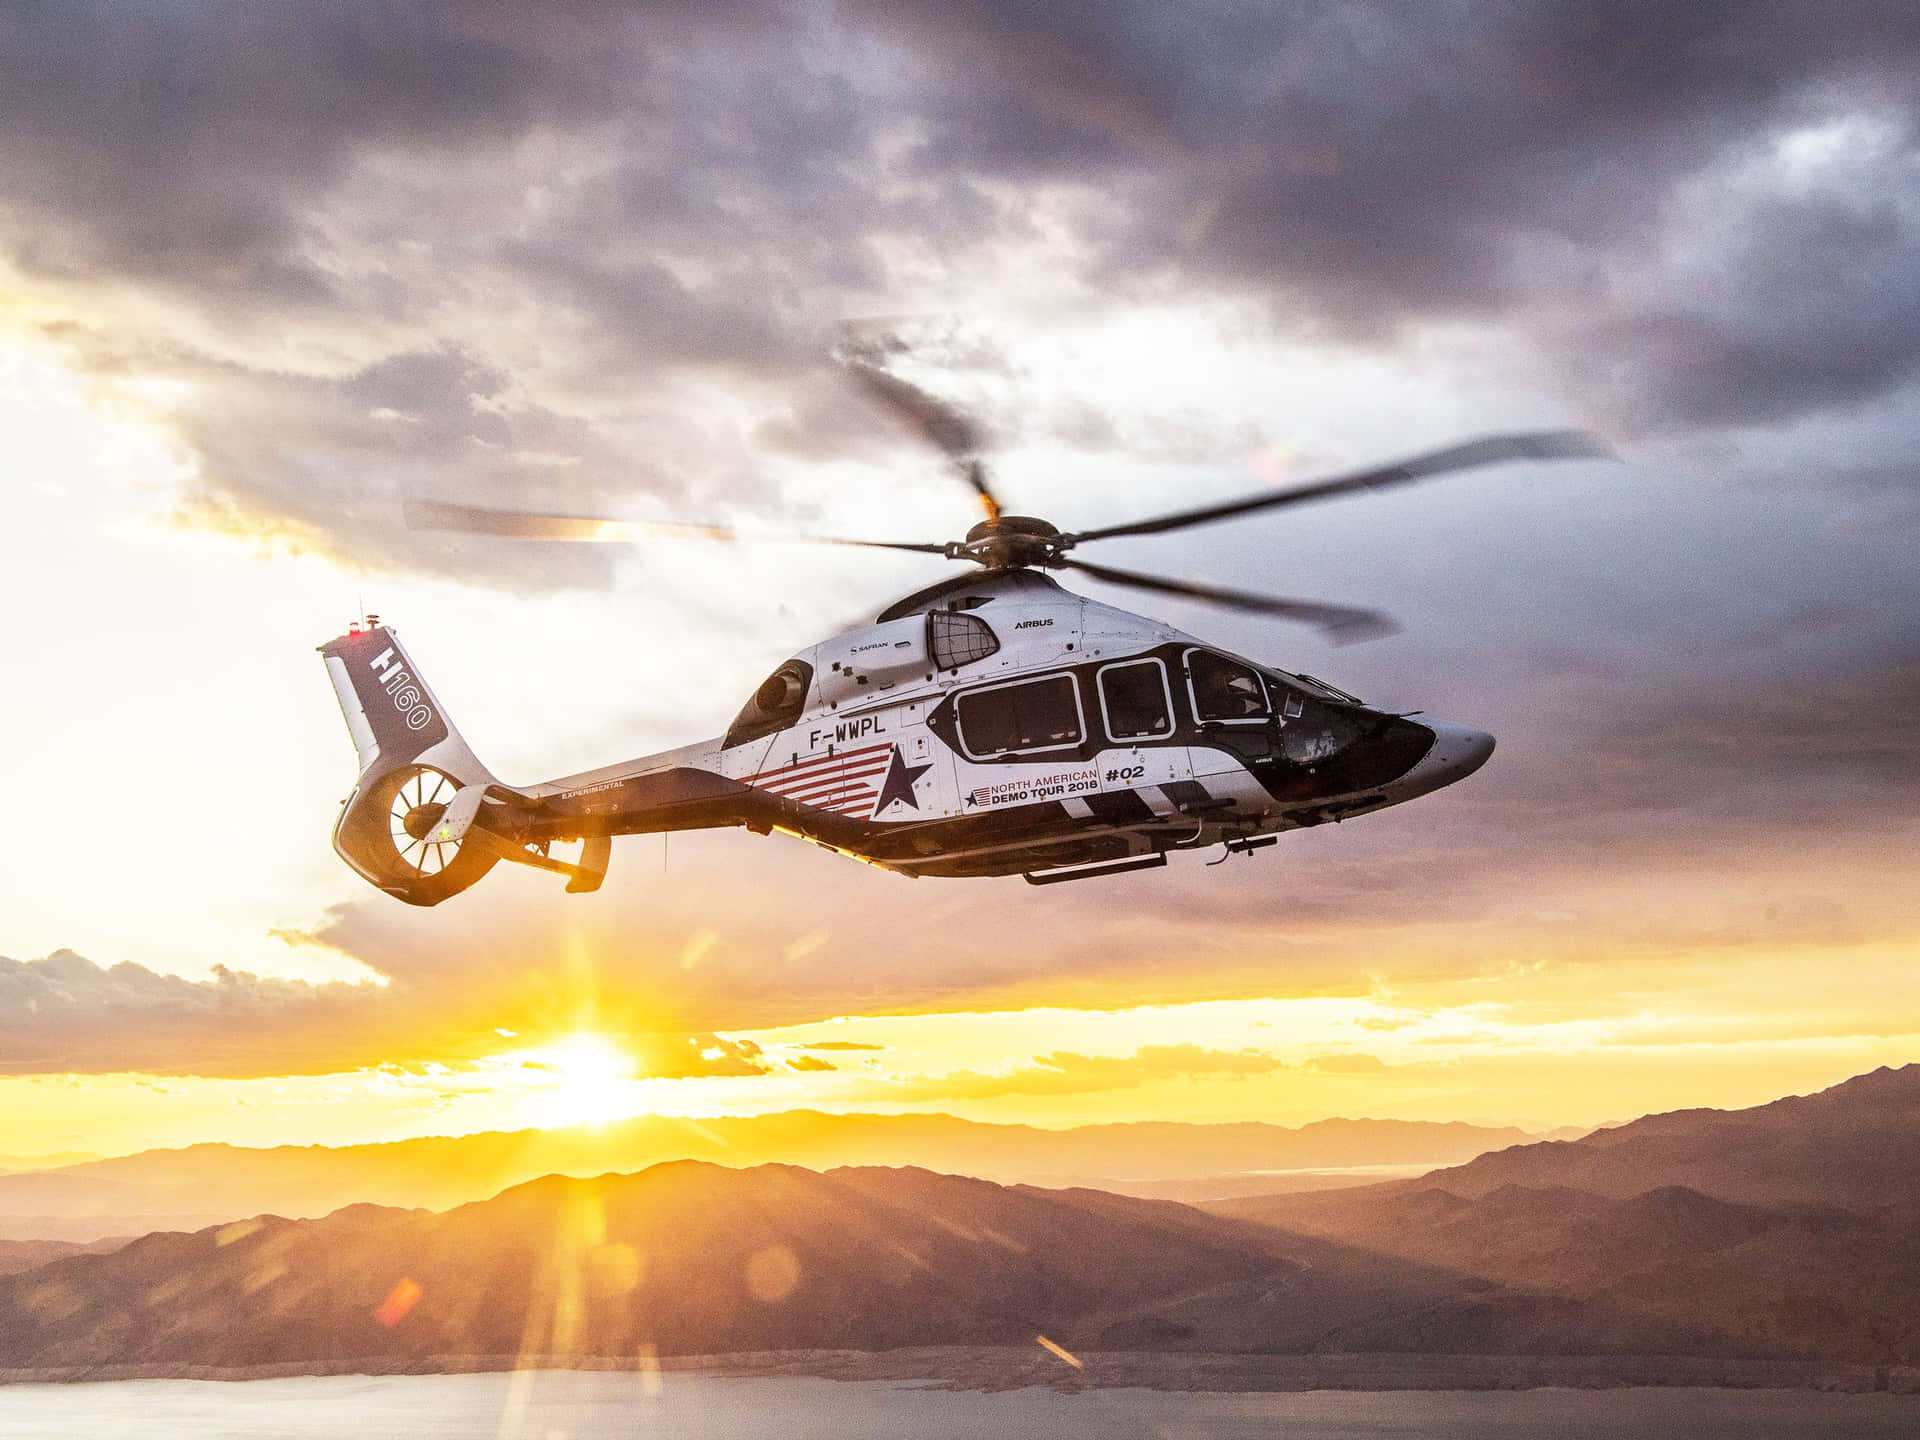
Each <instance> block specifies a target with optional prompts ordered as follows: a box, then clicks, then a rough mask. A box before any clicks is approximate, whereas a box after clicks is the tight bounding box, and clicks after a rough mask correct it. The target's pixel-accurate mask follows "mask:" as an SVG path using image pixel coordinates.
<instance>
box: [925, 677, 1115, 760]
mask: <svg viewBox="0 0 1920 1440" xmlns="http://www.w3.org/2000/svg"><path fill="white" fill-rule="evenodd" d="M1058 680H1064V681H1066V682H1067V685H1068V687H1069V688H1070V689H1071V690H1072V693H1073V713H1074V719H1075V721H1076V723H1077V724H1078V727H1079V733H1078V734H1076V735H1075V736H1074V737H1073V739H1071V740H1061V741H1056V742H1054V743H1052V744H1048V745H1021V746H1014V747H1011V748H1009V749H1004V750H993V751H989V752H987V753H984V754H983V753H982V752H980V751H977V750H975V749H974V748H973V745H972V744H971V742H969V741H968V739H967V725H966V720H965V718H964V717H963V716H962V714H961V707H962V706H963V705H964V704H965V703H966V702H967V701H968V700H971V699H973V698H974V697H975V696H978V695H990V694H992V693H993V692H994V691H996V690H1016V689H1019V688H1021V687H1022V686H1028V685H1049V684H1052V683H1053V682H1055V681H1058ZM953 733H954V737H955V738H956V739H958V740H959V742H960V753H961V754H962V755H963V756H965V757H966V758H967V759H969V760H972V761H976V762H984V761H988V760H997V759H999V758H1000V757H1002V756H1004V755H1052V754H1055V753H1057V752H1059V751H1062V750H1078V749H1079V748H1080V747H1081V746H1082V745H1084V744H1086V743H1087V706H1086V700H1085V698H1084V697H1083V696H1082V695H1081V693H1080V678H1079V676H1077V675H1075V674H1074V672H1073V671H1071V670H1055V671H1051V672H1049V673H1048V674H1045V675H1022V676H1021V677H1020V678H1019V679H1017V680H1000V681H996V682H995V683H993V684H991V685H974V686H970V687H968V688H967V689H965V690H961V691H959V692H957V693H956V694H955V695H954V697H953Z"/></svg>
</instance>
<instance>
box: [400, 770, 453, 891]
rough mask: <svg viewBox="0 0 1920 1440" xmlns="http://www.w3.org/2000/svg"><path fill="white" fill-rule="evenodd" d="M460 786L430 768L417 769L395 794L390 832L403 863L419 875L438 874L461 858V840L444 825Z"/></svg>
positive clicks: (448, 776)
mask: <svg viewBox="0 0 1920 1440" xmlns="http://www.w3.org/2000/svg"><path fill="white" fill-rule="evenodd" d="M459 790H460V786H459V784H458V783H457V782H456V781H455V780H454V778H453V777H452V776H451V775H448V774H446V773H445V772H444V771H440V770H435V769H434V768H433V767H432V766H430V765H419V766H415V767H414V769H413V771H412V773H411V774H409V775H407V776H405V777H404V778H403V779H402V780H401V782H400V785H399V788H398V789H396V790H395V791H394V794H393V803H392V804H391V805H390V806H389V807H388V811H387V816H388V824H387V829H388V832H389V833H390V834H391V835H392V837H393V848H394V851H395V853H396V854H397V855H398V856H399V858H400V863H401V865H403V866H404V867H406V868H407V869H409V870H412V871H413V872H414V873H415V874H417V875H438V874H439V873H440V872H441V871H443V870H445V869H446V868H447V867H448V866H449V865H451V864H453V862H454V861H455V860H456V859H457V858H458V857H459V854H460V845H461V841H460V840H458V839H456V838H454V836H453V832H452V830H451V828H449V827H447V826H444V825H442V824H441V817H442V816H444V815H445V814H446V813H447V806H449V805H450V804H452V803H453V797H454V796H455V795H456V794H457V793H459Z"/></svg>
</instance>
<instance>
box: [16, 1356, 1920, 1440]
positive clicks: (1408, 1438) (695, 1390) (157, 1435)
mask: <svg viewBox="0 0 1920 1440" xmlns="http://www.w3.org/2000/svg"><path fill="white" fill-rule="evenodd" d="M96 1435H97V1436H114V1437H120V1436H139V1437H142V1440H234V1437H247V1440H261V1437H271V1440H340V1437H345V1436H378V1437H381V1440H469V1437H471V1440H598V1437H603V1436H609V1437H610V1436H621V1437H646V1440H756V1437H761V1436H765V1437H768V1440H776V1437H777V1440H849V1437H856V1436H883V1437H887V1440H909V1437H910V1440H1013V1437H1025V1436H1033V1437H1047V1440H1081V1437H1085V1440H1128V1437H1135V1436H1139V1437H1152V1440H1201V1437H1209V1440H1210V1437H1215V1436H1221V1437H1240V1436H1256V1435H1258V1436H1270V1435H1285V1436H1287V1437H1288V1440H1374V1437H1393V1440H1413V1437H1419V1440H1521V1437H1535V1436H1538V1437H1543V1440H1545V1437H1552V1440H1627V1437H1634V1440H1639V1437H1659V1440H1666V1437H1669V1436H1684V1437H1687V1440H1827V1437H1831V1440H1883V1437H1884V1440H1896V1437H1899V1440H1911V1437H1913V1436H1915V1435H1920V1396H1905V1395H1824V1394H1817V1393H1813V1392H1809V1391H1799V1390H1528V1391H1518V1392H1503V1391H1443V1392H1407V1391H1399V1392H1392V1393H1371V1394H1369V1393H1354V1392H1343V1391H1315V1392H1311V1393H1308V1394H1292V1395H1228V1394H1193V1393H1179V1392H1165V1391H1153V1390H1118V1389H1115V1390H1090V1391H1084V1392H1081V1393H1078V1394H1059V1393H1056V1392H1053V1391H1050V1390H1039V1389H1028V1390H1014V1391H1007V1392H1004V1393H1000V1394H980V1393H977V1392H972V1391H945V1390H935V1389H931V1388H928V1387H927V1386H926V1385H924V1384H921V1383H901V1382H895V1381H845V1380H809V1379H787V1378H780V1379H730V1378H725V1377H721V1376H715V1375H701V1374H689V1373H686V1372H669V1373H667V1374H666V1375H664V1376H658V1377H656V1376H649V1375H639V1374H626V1373H597V1374H596V1373H578V1372H566V1371H536V1372H523V1373H521V1374H517V1375H504V1374H497V1375H418V1376H414V1375H409V1376H382V1377H368V1376H353V1375H344V1376H326V1377H317V1378H310V1379H291V1380H250V1381H240V1382H235V1381H225V1382H222V1381H204V1380H129V1381H119V1382H115V1383H111V1384H95V1385H16V1386H7V1387H4V1388H0V1436H3V1437H5V1440H75V1437H86V1436H96Z"/></svg>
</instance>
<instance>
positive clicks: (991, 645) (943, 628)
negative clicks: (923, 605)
mask: <svg viewBox="0 0 1920 1440" xmlns="http://www.w3.org/2000/svg"><path fill="white" fill-rule="evenodd" d="M999 648H1000V637H999V636H998V635H995V634H994V633H993V627H992V626H990V625H989V624H987V622H986V621H984V620H981V619H977V618H976V617H974V616H972V615H958V614H955V613H954V612H953V611H951V610H929V611H928V612H927V653H928V654H930V655H932V656H933V668H934V669H936V670H955V669H958V668H959V667H960V666H962V665H971V664H972V663H973V662H974V661H976V660H984V659H986V658H987V657H988V656H989V655H991V654H993V652H994V651H996V650H998V649H999Z"/></svg>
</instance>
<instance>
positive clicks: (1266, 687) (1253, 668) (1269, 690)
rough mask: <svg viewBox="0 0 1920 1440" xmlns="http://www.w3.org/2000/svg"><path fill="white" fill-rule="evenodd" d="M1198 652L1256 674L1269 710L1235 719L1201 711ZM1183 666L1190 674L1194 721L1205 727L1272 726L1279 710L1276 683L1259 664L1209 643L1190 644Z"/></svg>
mask: <svg viewBox="0 0 1920 1440" xmlns="http://www.w3.org/2000/svg"><path fill="white" fill-rule="evenodd" d="M1196 655H1205V656H1208V657H1209V658H1211V659H1214V660H1224V661H1226V662H1227V663H1228V664H1229V665H1238V666H1239V667H1240V668H1241V669H1242V670H1245V671H1246V672H1247V673H1248V674H1249V675H1251V676H1253V678H1254V679H1255V680H1256V681H1257V682H1258V683H1259V686H1260V694H1261V697H1262V699H1263V700H1264V701H1265V702H1266V706H1267V709H1266V713H1265V714H1264V715H1240V716H1236V717H1234V718H1233V719H1208V718H1207V717H1206V716H1204V715H1202V714H1201V713H1200V692H1199V690H1198V689H1197V688H1196V687H1195V686H1194V683H1193V657H1194V656H1196ZM1180 668H1181V670H1182V671H1184V672H1185V674H1186V678H1187V711H1188V713H1189V714H1191V715H1192V716H1193V723H1194V724H1195V725H1198V726H1200V727H1201V728H1202V729H1205V728H1206V727H1207V726H1210V725H1268V724H1271V723H1272V721H1273V717H1274V711H1275V706H1274V703H1273V685H1272V684H1271V683H1270V682H1269V680H1268V679H1267V676H1266V674H1265V673H1264V672H1263V671H1262V670H1261V669H1260V667H1259V666H1258V665H1250V664H1248V663H1247V662H1246V661H1245V660H1241V659H1239V658H1238V657H1236V656H1233V655H1228V654H1225V653H1223V652H1221V651H1219V650H1214V649H1211V648H1209V647H1208V646H1205V645H1193V646H1189V647H1188V649H1187V650H1186V652H1185V653H1184V654H1182V655H1181V657H1180Z"/></svg>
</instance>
